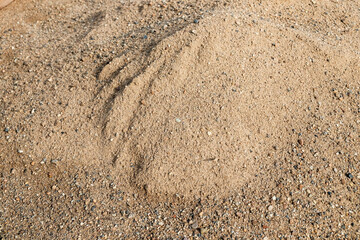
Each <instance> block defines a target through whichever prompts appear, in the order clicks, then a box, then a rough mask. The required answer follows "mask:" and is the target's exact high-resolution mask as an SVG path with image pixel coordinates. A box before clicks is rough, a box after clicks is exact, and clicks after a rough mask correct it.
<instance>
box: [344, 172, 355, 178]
mask: <svg viewBox="0 0 360 240" xmlns="http://www.w3.org/2000/svg"><path fill="white" fill-rule="evenodd" d="M345 176H346V177H348V178H350V179H353V178H354V176H353V175H352V174H351V173H349V172H348V173H346V174H345Z"/></svg>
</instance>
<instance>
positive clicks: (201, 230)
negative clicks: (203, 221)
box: [200, 228, 209, 235]
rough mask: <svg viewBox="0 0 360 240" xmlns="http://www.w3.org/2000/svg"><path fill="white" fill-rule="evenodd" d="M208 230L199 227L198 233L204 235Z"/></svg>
mask: <svg viewBox="0 0 360 240" xmlns="http://www.w3.org/2000/svg"><path fill="white" fill-rule="evenodd" d="M208 231H209V230H207V229H206V228H200V234H201V235H205V234H206V233H207V232H208Z"/></svg>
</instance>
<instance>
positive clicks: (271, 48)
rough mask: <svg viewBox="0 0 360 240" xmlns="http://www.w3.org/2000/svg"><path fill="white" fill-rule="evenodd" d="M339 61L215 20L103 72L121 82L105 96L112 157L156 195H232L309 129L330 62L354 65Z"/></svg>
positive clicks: (253, 26)
mask: <svg viewBox="0 0 360 240" xmlns="http://www.w3.org/2000/svg"><path fill="white" fill-rule="evenodd" d="M310 36H311V37H310ZM338 55H339V54H338V53H337V52H336V49H335V50H334V51H333V50H331V47H330V45H326V44H324V43H323V42H322V41H321V40H320V39H318V38H316V37H314V35H309V34H307V33H306V32H300V31H298V30H295V29H292V28H286V27H284V26H280V25H276V24H274V23H271V22H268V21H265V20H260V19H251V18H245V17H244V15H240V14H229V13H226V14H224V13H219V14H216V15H214V16H212V17H208V18H206V19H204V20H202V21H201V22H200V23H199V24H193V25H191V26H188V27H186V28H185V29H183V30H181V31H179V32H177V33H175V34H174V35H173V36H170V37H168V38H166V39H164V40H163V41H161V42H160V43H158V44H157V46H155V47H153V48H152V49H150V50H149V52H148V54H147V55H144V56H143V57H142V58H140V59H135V58H133V57H132V56H131V54H127V55H124V56H122V57H120V58H118V59H115V60H114V61H112V62H111V63H110V64H109V65H108V66H106V67H105V68H104V69H103V71H102V72H101V73H100V77H102V78H104V79H108V78H110V79H113V80H111V81H110V84H108V85H107V86H105V87H104V88H102V89H101V91H100V93H99V96H100V97H99V98H100V99H106V102H105V104H104V105H102V110H101V111H102V114H101V117H100V120H99V123H100V125H101V128H102V134H103V135H102V136H103V138H104V139H105V141H106V147H105V148H106V149H108V150H106V152H110V153H111V154H112V157H111V159H112V160H113V162H114V163H115V165H116V167H115V168H116V171H118V172H119V174H120V175H121V176H124V175H128V177H129V178H130V182H131V183H132V184H133V185H134V186H136V187H137V188H139V189H142V190H145V191H147V192H148V193H156V194H159V193H160V194H182V195H193V194H205V195H208V194H215V193H216V194H219V195H223V194H225V195H226V194H229V193H230V192H232V191H236V190H237V189H238V188H239V187H241V186H243V184H244V183H247V182H249V181H250V180H251V178H252V177H253V176H254V175H255V174H257V169H259V168H261V167H263V166H265V165H266V164H268V163H270V162H271V157H270V156H269V154H268V152H269V149H272V148H278V147H280V148H281V147H283V146H286V145H287V140H286V139H287V138H288V137H289V136H290V134H291V131H292V129H293V127H294V126H297V127H300V128H303V127H306V124H307V119H308V118H309V116H308V114H307V113H306V111H307V108H308V107H309V106H315V107H316V105H317V104H318V102H317V101H318V100H316V99H317V98H319V97H320V95H321V93H320V94H319V93H317V92H316V89H319V87H320V86H324V85H326V81H327V76H326V74H327V73H328V72H329V71H331V70H332V69H333V66H332V63H329V56H331V59H332V61H334V59H336V60H335V62H336V63H335V67H336V68H339V69H342V68H343V67H344V66H345V64H346V61H345V60H344V59H342V58H339V57H338ZM325 66H327V67H325ZM101 111H100V112H101Z"/></svg>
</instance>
